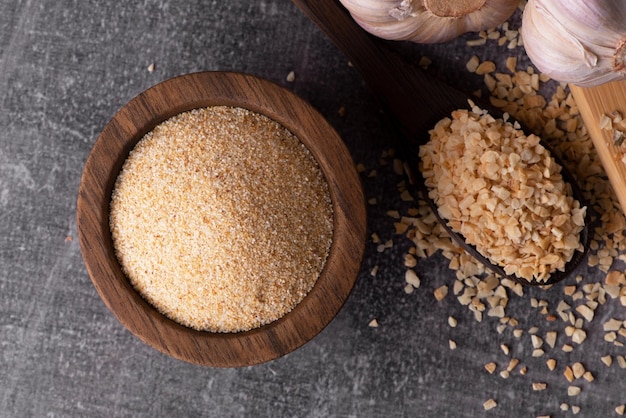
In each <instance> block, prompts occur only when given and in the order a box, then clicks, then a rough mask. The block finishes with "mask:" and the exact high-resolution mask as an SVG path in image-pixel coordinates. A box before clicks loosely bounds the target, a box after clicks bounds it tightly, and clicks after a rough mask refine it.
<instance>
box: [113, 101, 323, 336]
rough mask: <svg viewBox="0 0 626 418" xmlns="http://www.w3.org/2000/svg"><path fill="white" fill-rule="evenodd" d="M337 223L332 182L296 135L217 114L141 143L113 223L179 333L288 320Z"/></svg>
mask: <svg viewBox="0 0 626 418" xmlns="http://www.w3.org/2000/svg"><path fill="white" fill-rule="evenodd" d="M332 219H333V214H332V207H331V200H330V194H329V189H328V184H327V182H326V180H325V178H324V176H323V174H322V172H321V170H320V168H319V167H318V165H317V163H316V161H315V160H314V158H313V156H312V155H311V154H310V152H309V151H308V149H307V148H306V147H305V146H304V145H303V144H302V143H301V142H300V141H299V140H298V139H297V138H296V137H295V136H293V135H292V134H291V133H290V132H288V131H287V130H286V129H285V128H284V127H282V126H281V125H279V124H278V123H276V122H274V121H272V120H270V119H268V118H266V117H265V116H262V115H259V114H256V113H254V112H250V111H248V110H245V109H241V108H230V107H221V106H218V107H210V108H206V109H197V110H193V111H190V112H185V113H182V114H180V115H177V116H175V117H173V118H171V119H169V120H167V121H165V122H163V123H162V124H161V125H159V126H157V127H156V128H155V129H154V130H153V131H151V132H150V133H148V134H147V135H146V136H145V137H144V138H143V139H142V140H141V141H140V142H139V143H138V144H137V146H136V147H135V149H134V150H133V151H132V152H131V154H130V155H129V157H128V159H127V160H126V162H125V164H124V167H123V170H122V172H121V174H120V176H119V178H118V180H117V183H116V185H115V190H114V192H113V196H112V201H111V218H110V225H111V232H112V235H113V241H114V245H115V249H116V252H117V255H118V258H119V260H120V263H121V265H122V267H123V270H124V272H125V273H126V275H127V276H128V278H129V280H130V281H131V283H132V285H133V286H134V287H135V288H136V289H137V291H138V292H139V293H140V294H141V295H142V296H143V297H144V298H145V299H146V300H147V301H148V302H150V303H151V304H152V305H154V306H155V307H156V308H157V309H158V310H159V311H161V312H162V313H163V314H165V315H166V316H168V317H170V318H171V319H173V320H175V321H177V322H179V323H181V324H183V325H186V326H189V327H192V328H195V329H199V330H208V331H215V332H236V331H243V330H249V329H252V328H255V327H258V326H261V325H263V324H266V323H269V322H271V321H274V320H276V319H278V318H280V317H282V316H283V315H285V314H286V313H287V312H289V311H290V310H291V309H293V308H294V307H295V306H296V304H298V303H299V302H300V301H301V300H302V299H303V298H304V296H305V295H306V294H307V293H308V292H309V291H310V289H311V288H312V287H313V285H314V284H315V282H316V280H317V278H318V276H319V274H320V272H321V271H322V269H323V267H324V264H325V262H326V258H327V255H328V252H329V249H330V245H331V240H332V232H333V223H332Z"/></svg>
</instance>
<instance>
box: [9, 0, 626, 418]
mask: <svg viewBox="0 0 626 418" xmlns="http://www.w3.org/2000/svg"><path fill="white" fill-rule="evenodd" d="M470 37H471V36H470ZM465 39H467V38H462V39H460V40H458V41H454V42H451V43H448V44H446V45H443V46H427V47H417V46H414V45H408V46H407V45H403V46H402V47H403V48H404V49H405V51H404V52H405V53H406V54H407V55H408V56H409V57H411V59H415V60H417V59H418V58H419V56H420V55H421V54H422V53H424V54H427V55H428V56H430V57H431V58H432V59H433V65H432V68H431V70H432V71H433V72H436V73H438V74H439V75H442V76H445V77H447V78H448V79H449V80H450V82H452V83H454V84H456V85H458V86H460V87H464V88H467V89H468V90H474V89H476V88H479V87H480V86H481V84H482V80H481V79H480V77H475V76H471V75H469V73H467V71H466V70H465V67H464V66H465V62H466V61H467V59H468V58H469V56H471V55H473V54H476V55H479V56H480V57H481V58H489V57H490V58H491V59H495V60H501V59H502V58H503V56H502V55H499V54H501V53H498V52H497V51H496V49H495V48H493V47H485V48H474V49H471V50H470V49H468V48H467V47H466V46H465ZM512 53H518V54H520V56H521V57H522V58H523V56H522V54H523V50H521V49H517V50H514V51H512ZM151 63H154V65H155V69H154V71H153V72H149V71H148V70H147V68H148V66H149V65H150V64H151ZM201 70H234V71H242V72H248V73H252V74H255V75H257V76H261V77H264V78H267V79H269V80H272V81H275V82H277V83H279V84H281V85H284V86H286V87H287V88H289V89H291V90H292V91H294V92H296V93H297V94H299V95H301V96H302V97H303V98H305V99H306V100H308V101H309V102H310V103H312V104H313V105H314V106H315V107H316V108H317V109H318V110H319V111H320V112H321V113H322V114H324V115H325V116H326V117H327V118H328V120H329V121H330V122H331V123H332V124H333V125H334V126H335V127H336V129H337V130H338V131H339V132H340V134H341V135H342V136H343V138H344V139H345V141H346V143H347V144H348V145H349V148H350V150H351V151H352V155H353V157H354V159H355V161H356V162H359V163H363V164H365V165H366V166H367V167H368V168H369V169H371V168H377V167H378V158H379V156H380V154H381V152H382V151H383V150H384V149H386V148H387V146H388V145H387V144H388V140H389V133H388V132H389V127H388V126H387V124H386V122H385V119H384V117H383V116H382V115H381V113H380V112H379V109H378V106H377V104H376V102H375V101H374V100H373V97H372V95H371V94H370V92H369V91H368V90H367V88H366V86H365V85H364V84H363V82H362V81H361V79H360V77H359V75H358V74H357V73H356V72H355V70H354V69H353V68H351V67H350V66H349V65H348V63H347V60H346V59H345V58H344V57H343V56H342V55H341V53H340V52H339V51H338V50H337V49H336V48H335V47H334V46H333V45H332V44H331V43H330V42H329V41H328V40H327V39H326V38H325V37H324V36H323V35H322V33H321V32H319V31H318V30H317V28H316V27H314V26H313V24H311V23H310V22H309V21H308V20H307V19H306V18H305V17H304V16H303V15H302V14H301V13H300V12H299V11H298V10H297V9H296V7H295V6H293V5H292V4H291V3H290V2H288V1H286V0H261V1H252V2H251V1H243V0H230V1H217V0H195V1H182V2H176V1H169V0H160V1H159V0H154V1H151V0H148V1H140V2H129V1H121V2H116V1H110V0H98V1H95V0H86V1H76V0H74V1H72V0H57V1H50V0H43V1H33V0H15V1H7V0H4V1H0V416H3V417H28V416H34V417H44V416H50V417H52V416H55V417H56V416H77V417H79V416H80V417H87V416H89V417H111V416H120V417H124V416H146V417H155V416H162V417H171V416H181V417H182V416H209V417H228V416H257V417H264V416H268V417H269V416H272V417H275V416H306V417H319V416H340V417H404V416H421V417H476V416H481V415H483V414H486V415H488V416H500V417H505V416H506V417H513V416H519V417H534V416H538V415H551V416H553V417H555V416H566V415H568V414H571V412H570V413H567V414H566V413H563V412H561V411H560V410H559V405H560V404H561V403H563V402H565V403H569V404H571V405H580V406H581V408H582V410H581V412H580V414H579V416H588V417H592V416H611V415H614V412H613V409H614V408H615V407H616V406H617V405H619V404H621V403H624V402H626V397H625V395H624V370H619V369H618V368H616V367H615V366H614V367H613V368H611V369H607V368H606V367H605V366H604V365H602V363H601V362H600V357H601V356H602V355H604V354H606V353H608V352H611V353H613V354H620V351H619V350H617V349H614V348H611V347H610V346H609V347H608V348H607V345H606V343H604V342H603V341H602V331H601V329H600V327H599V326H598V325H597V324H595V325H594V326H590V327H589V329H588V332H589V333H590V337H589V342H586V343H585V344H584V346H581V347H580V348H577V350H576V351H575V352H574V353H571V354H564V353H562V352H561V351H560V350H559V349H556V350H553V353H551V354H550V356H551V357H554V358H557V359H558V361H559V367H558V368H557V371H555V372H549V371H548V369H547V367H546V366H545V360H546V359H547V358H548V355H546V356H544V357H543V358H532V357H531V351H532V347H531V346H530V342H529V337H528V335H526V336H525V337H524V339H522V340H516V339H514V338H513V337H512V335H511V333H510V330H508V331H506V332H505V333H503V334H499V333H497V332H496V326H497V324H498V321H497V320H495V319H493V318H487V319H485V320H484V321H483V322H481V323H478V322H476V321H475V320H474V319H473V316H472V314H471V312H469V311H468V310H467V308H464V307H462V306H460V305H459V303H458V302H457V301H456V299H455V298H453V297H448V298H447V299H446V300H444V301H443V302H441V303H437V302H436V301H435V300H434V298H433V296H432V291H433V290H434V289H435V288H436V287H438V286H440V285H442V284H444V283H448V284H451V283H452V281H453V279H454V273H453V272H451V271H450V270H448V268H447V262H446V261H445V260H444V259H443V257H441V256H435V257H432V258H431V259H428V260H425V261H423V262H420V264H419V266H418V268H417V270H418V273H419V274H420V275H421V277H422V286H421V288H420V289H418V290H416V291H415V292H414V293H413V294H406V293H405V292H404V290H403V289H404V286H405V283H404V267H403V265H402V257H403V254H404V251H405V250H406V248H408V245H409V243H408V242H407V241H406V239H404V238H403V237H401V236H394V235H393V220H392V219H391V218H389V217H388V216H387V215H386V214H385V213H386V211H387V210H390V209H398V208H406V207H407V204H406V203H403V202H401V201H400V199H399V197H398V193H397V191H396V183H397V182H398V181H399V178H398V177H396V176H395V175H394V174H393V173H392V172H391V170H390V169H389V168H387V169H381V168H379V175H378V176H377V177H375V178H364V187H365V191H366V195H367V196H368V197H376V198H377V199H378V205H376V206H371V207H369V211H370V212H369V223H370V225H369V228H370V232H377V233H378V234H379V235H380V236H381V237H382V238H383V239H384V240H386V239H390V238H393V239H394V241H395V246H394V248H393V249H391V250H387V251H385V252H383V253H378V252H377V251H376V245H375V244H373V243H369V244H368V248H367V254H366V257H365V259H364V261H363V268H362V274H361V275H360V278H359V281H358V283H357V285H356V288H355V290H354V293H353V294H352V296H351V297H350V299H349V300H348V302H347V303H346V305H345V307H344V309H343V310H342V311H341V312H340V314H339V315H338V316H337V318H336V319H335V320H334V321H333V322H332V323H331V324H330V325H329V327H328V328H327V329H326V330H324V331H323V332H322V333H321V334H320V335H319V336H318V337H316V338H315V339H314V340H313V341H311V342H310V343H308V344H306V345H305V346H304V347H302V348H301V349H299V350H297V351H296V352H294V353H292V354H290V355H287V356H285V357H284V358H281V359H278V360H275V361H273V362H270V363H267V364H263V365H259V366H254V367H248V368H242V369H211V368H204V367H199V366H194V365H190V364H186V363H183V362H180V361H177V360H174V359H172V358H169V357H167V356H165V355H162V354H160V353H158V352H156V351H155V350H153V349H151V348H150V347H148V346H146V345H144V344H143V343H142V342H140V341H139V340H138V339H137V338H135V337H134V336H133V335H131V334H130V333H129V332H128V331H126V330H125V329H124V328H123V326H122V325H121V324H120V323H119V322H118V321H117V320H116V319H115V318H114V317H113V315H111V313H110V312H109V311H108V310H107V308H106V307H105V305H104V304H103V303H102V302H101V300H100V298H99V297H98V295H97V293H96V291H95V289H94V287H93V286H92V284H91V282H90V280H89V277H88V275H87V272H86V270H85V268H84V266H83V263H82V259H81V254H80V249H79V245H78V240H77V239H76V236H77V232H76V222H75V209H76V207H75V206H76V205H75V202H76V192H77V189H78V184H79V181H80V175H81V171H82V166H83V164H84V162H85V160H86V158H87V155H88V153H89V151H90V148H91V146H92V145H93V143H94V141H95V139H96V138H97V136H98V133H99V131H100V130H101V129H102V127H103V126H104V125H105V124H106V123H107V121H108V120H109V119H110V118H111V117H112V116H113V114H114V113H115V112H116V111H117V110H118V109H119V108H120V107H121V106H122V105H123V104H124V103H126V102H127V101H128V100H130V99H131V98H132V97H134V96H135V95H136V94H138V93H139V92H141V91H142V90H144V89H146V88H148V87H150V86H152V85H154V84H155V83H157V82H159V81H162V80H165V79H167V78H169V77H172V76H176V75H179V74H183V73H189V72H194V71H201ZM290 71H294V72H295V74H296V79H295V81H294V82H292V83H290V82H287V81H286V76H287V74H288V73H289V72H290ZM381 76H382V75H381ZM342 106H345V109H346V115H345V117H341V116H339V114H338V109H339V108H340V107H342ZM374 265H378V266H379V273H378V275H377V276H376V277H372V276H371V275H370V274H369V271H370V269H371V268H372V267H373V266H374ZM584 273H585V277H586V279H585V280H586V281H589V282H593V281H594V280H600V279H601V277H602V275H601V274H600V273H598V272H597V271H595V270H585V271H584ZM561 293H562V292H561V291H560V290H558V289H554V290H552V292H544V291H541V290H538V289H532V290H529V291H528V292H526V295H525V296H524V297H522V298H513V300H512V301H511V303H510V307H509V308H508V310H507V311H508V313H509V314H511V315H514V316H516V317H517V318H520V321H523V322H524V326H525V327H526V329H528V328H529V327H530V326H531V325H532V324H533V323H535V322H536V324H537V326H538V327H540V331H539V333H540V334H541V333H544V332H545V331H546V330H549V329H559V344H558V345H557V347H560V346H561V345H562V344H563V343H564V342H566V337H565V335H564V334H563V332H562V328H563V326H562V325H558V326H557V325H549V324H548V323H547V322H545V321H544V320H542V319H541V316H540V315H539V314H538V313H537V311H536V310H535V309H534V308H531V306H530V302H529V301H530V298H531V297H537V298H542V299H546V300H548V301H550V303H556V301H558V298H559V295H560V294H561ZM619 309H620V307H618V306H617V305H612V307H611V308H607V309H605V310H604V311H603V312H602V315H604V316H605V317H609V316H611V315H613V316H619V315H622V316H623V308H621V313H620V310H619ZM449 315H454V316H455V317H456V318H458V320H459V326H458V327H457V328H450V327H448V325H447V318H448V316H449ZM374 318H376V319H377V320H378V322H379V323H380V326H379V327H378V328H371V327H369V326H368V323H369V322H370V320H372V319H374ZM592 325H593V324H592ZM450 339H453V340H455V341H456V342H457V344H458V348H457V349H456V350H454V351H452V350H450V349H449V348H448V340H450ZM501 343H505V344H507V345H509V346H510V347H511V350H512V354H511V355H510V356H506V355H504V353H503V352H502V351H501V350H500V348H499V347H500V344H501ZM621 354H624V351H623V349H622V351H621ZM512 356H515V357H518V358H520V359H522V363H523V364H524V365H526V366H528V374H527V375H526V376H521V375H520V374H519V373H517V372H514V373H513V374H512V376H511V377H510V378H509V379H506V380H505V379H502V378H500V377H499V376H497V374H495V375H489V374H488V373H486V372H485V370H484V368H483V366H484V364H485V363H487V362H489V361H496V362H497V363H498V364H499V370H500V369H501V368H502V367H506V364H507V363H508V360H509V358H510V357H512ZM574 361H583V362H585V365H586V366H587V368H588V369H589V370H591V371H592V372H593V373H594V375H595V376H596V381H595V382H593V383H587V382H577V383H578V385H579V386H582V387H583V392H582V393H581V395H579V396H578V397H575V398H569V397H568V396H567V387H568V386H569V383H568V382H567V381H566V380H565V379H564V378H563V376H562V371H563V369H564V367H565V365H566V364H571V363H573V362H574ZM532 382H546V383H547V384H548V390H546V391H543V392H534V391H533V390H532V388H531V385H532ZM489 398H494V399H496V400H497V402H498V407H497V408H496V409H494V410H492V411H489V412H488V413H485V412H484V409H483V402H485V401H486V400H487V399H489Z"/></svg>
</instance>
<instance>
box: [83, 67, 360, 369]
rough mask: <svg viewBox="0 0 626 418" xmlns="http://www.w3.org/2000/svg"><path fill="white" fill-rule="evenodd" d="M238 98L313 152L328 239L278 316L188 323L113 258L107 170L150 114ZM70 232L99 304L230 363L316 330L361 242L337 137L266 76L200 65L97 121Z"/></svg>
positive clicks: (182, 350)
mask: <svg viewBox="0 0 626 418" xmlns="http://www.w3.org/2000/svg"><path fill="white" fill-rule="evenodd" d="M215 105H225V106H237V107H242V108H246V109H248V110H251V111H254V112H257V113H260V114H263V115H265V116H267V117H269V118H271V119H273V120H275V121H277V122H279V123H280V124H282V125H283V126H284V127H286V128H287V129H289V130H290V131H291V132H292V133H293V134H295V135H296V136H297V137H298V138H299V139H300V141H302V142H303V143H304V144H305V145H306V146H307V147H308V148H309V150H310V151H311V153H312V154H313V156H314V157H315V159H316V160H317V162H318V164H319V166H320V168H321V170H322V172H323V173H324V175H325V176H326V179H327V181H328V184H329V187H330V193H331V199H332V205H333V210H334V220H333V222H334V232H333V242H332V245H331V250H330V254H329V257H328V259H327V262H326V265H325V267H324V270H323V271H322V273H321V275H320V277H319V278H318V281H317V283H316V284H315V286H314V287H313V289H312V290H311V291H310V292H309V294H308V295H307V296H306V297H305V298H304V299H303V300H302V301H301V302H300V303H299V304H298V305H297V306H296V307H295V308H294V309H293V310H292V311H291V312H289V313H288V314H286V315H285V316H283V317H282V318H281V319H279V320H276V321H274V322H272V323H269V324H267V325H265V326H262V327H260V328H256V329H253V330H250V331H246V332H238V333H212V332H207V331H197V330H194V329H191V328H187V327H185V326H183V325H180V324H178V323H176V322H174V321H172V320H170V319H168V318H167V317H165V316H164V315H162V314H161V313H159V312H158V311H157V310H156V309H155V308H154V307H153V306H152V305H150V304H149V303H147V302H146V301H145V300H144V299H143V298H142V297H141V296H140V295H139V294H138V293H137V292H136V291H135V289H134V288H133V287H132V285H131V284H130V282H129V281H128V279H127V278H126V276H125V275H124V273H123V272H122V269H121V267H120V264H119V262H118V259H117V257H116V255H115V252H114V249H113V242H112V238H111V232H110V229H109V203H110V198H111V192H112V190H113V186H114V184H115V180H116V178H117V176H118V174H119V172H120V170H121V167H122V165H123V163H124V161H125V159H126V157H127V156H128V154H129V152H130V150H131V149H132V148H133V147H134V146H135V144H136V143H137V142H138V141H139V140H140V139H141V138H142V137H143V136H144V135H145V134H146V133H147V132H149V131H150V130H152V129H153V128H154V127H155V126H156V125H157V124H159V123H161V122H163V121H164V120H166V119H168V118H170V117H172V116H174V115H177V114H179V113H181V112H185V111H188V110H191V109H194V108H200V107H207V106H215ZM77 224H78V235H79V241H80V246H81V251H82V254H83V259H84V261H85V264H86V267H87V271H88V272H89V276H90V277H91V280H92V282H93V284H94V286H95V287H96V290H97V291H98V293H99V294H100V297H101V298H102V300H103V301H104V303H105V304H106V306H107V307H108V308H109V309H110V310H111V311H112V312H113V314H114V315H115V316H116V317H117V318H118V320H119V321H120V322H121V323H122V324H123V325H124V326H125V327H126V328H128V329H129V330H130V331H131V332H132V333H133V334H135V335H136V336H137V337H139V338H140V339H141V340H142V341H144V342H145V343H147V344H148V345H150V346H152V347H154V348H155V349H157V350H159V351H161V352H163V353H166V354H168V355H171V356H173V357H175V358H178V359H181V360H184V361H187V362H190V363H195V364H201V365H206V366H213V367H239V366H247V365H252V364H258V363H262V362H266V361H269V360H272V359H275V358H278V357H280V356H283V355H285V354H287V353H289V352H291V351H293V350H295V349H296V348H298V347H300V346H302V345H303V344H304V343H306V342H307V341H309V340H311V339H312V338H313V337H315V336H316V335H317V334H318V333H319V332H320V331H321V330H322V329H323V328H324V327H325V326H326V325H328V324H329V323H330V321H331V320H332V319H333V318H334V317H335V315H336V314H337V313H338V312H339V310H340V309H341V307H342V305H343V304H344V302H345V301H346V299H347V298H348V295H349V294H350V292H351V290H352V287H353V285H354V283H355V281H356V278H357V275H358V272H359V269H360V264H361V258H362V255H363V251H364V247H365V236H366V212H365V203H364V196H363V191H362V188H361V183H360V180H359V177H358V174H357V173H356V169H355V166H354V163H353V161H352V159H351V157H350V154H349V152H348V150H347V148H346V147H345V145H344V143H343V142H342V140H341V138H340V137H339V136H338V134H337V133H336V132H335V130H334V129H333V128H332V127H331V126H330V124H329V123H328V122H327V121H326V120H325V119H324V118H323V117H322V116H321V115H320V114H319V113H318V112H317V111H316V110H315V109H313V108H312V107H311V106H310V105H309V104H307V103H306V102H304V101H303V100H302V99H300V98H299V97H297V96H296V95H295V94H293V93H291V92H290V91H288V90H286V89H284V88H282V87H280V86H278V85H275V84H273V83H271V82H268V81H265V80H262V79H259V78H256V77H253V76H250V75H245V74H239V73H231V72H201V73H194V74H188V75H183V76H180V77H176V78H173V79H170V80H167V81H164V82H162V83H160V84H158V85H156V86H154V87H152V88H150V89H148V90H146V91H145V92H143V93H141V94H139V95H138V96H137V97H135V98H134V99H132V100H131V101H130V102H129V103H128V104H127V105H125V106H124V107H123V108H122V109H121V110H120V111H119V112H118V113H117V114H116V115H115V116H114V117H113V119H112V120H111V121H110V122H109V123H108V124H107V125H106V126H105V128H104V130H103V131H102V133H101V134H100V136H99V137H98V139H97V141H96V143H95V145H94V146H93V149H92V150H91V153H90V155H89V157H88V159H87V162H86V164H85V167H84V171H83V175H82V178H81V182H80V188H79V192H78V201H77Z"/></svg>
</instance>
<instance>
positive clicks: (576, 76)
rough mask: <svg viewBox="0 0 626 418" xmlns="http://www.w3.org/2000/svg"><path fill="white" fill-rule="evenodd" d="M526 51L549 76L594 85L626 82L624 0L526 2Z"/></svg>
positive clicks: (565, 81) (625, 8)
mask: <svg viewBox="0 0 626 418" xmlns="http://www.w3.org/2000/svg"><path fill="white" fill-rule="evenodd" d="M521 33H522V39H523V40H524V48H525V49H526V53H527V54H528V57H529V58H530V60H531V61H532V63H533V64H534V65H535V66H536V67H537V68H538V69H539V71H541V72H542V73H545V74H547V75H548V76H550V77H551V78H553V79H555V80H557V81H560V82H564V83H572V84H575V85H578V86H581V87H593V86H598V85H600V84H604V83H607V82H610V81H616V80H622V79H625V78H626V65H625V64H626V1H624V0H529V1H528V3H527V4H526V8H525V9H524V14H523V18H522V28H521Z"/></svg>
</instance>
